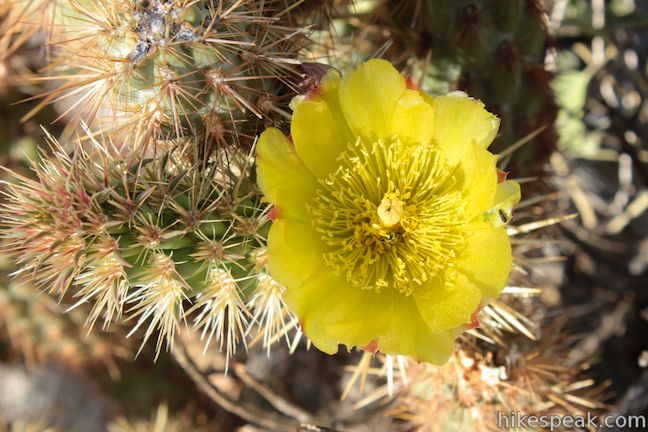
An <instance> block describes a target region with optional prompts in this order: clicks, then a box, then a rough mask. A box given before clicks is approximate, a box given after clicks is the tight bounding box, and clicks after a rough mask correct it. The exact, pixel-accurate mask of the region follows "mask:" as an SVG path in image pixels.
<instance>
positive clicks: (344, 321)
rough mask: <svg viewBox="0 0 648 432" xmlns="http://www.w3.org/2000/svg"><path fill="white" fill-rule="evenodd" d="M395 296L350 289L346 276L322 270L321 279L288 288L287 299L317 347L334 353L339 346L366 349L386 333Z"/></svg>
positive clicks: (326, 269)
mask: <svg viewBox="0 0 648 432" xmlns="http://www.w3.org/2000/svg"><path fill="white" fill-rule="evenodd" d="M392 295H393V293H389V292H385V293H376V292H375V291H373V290H362V289H359V288H357V287H353V286H350V285H349V283H348V282H347V281H346V278H345V277H343V276H337V275H335V274H333V273H332V272H331V270H330V269H328V268H322V269H321V272H320V273H319V277H317V278H311V279H309V280H307V281H306V282H305V283H303V284H300V285H294V286H292V287H287V288H286V291H285V293H284V300H285V301H286V304H287V305H288V306H289V307H290V308H291V310H293V311H294V312H295V314H296V315H297V317H298V318H299V321H300V323H301V325H302V327H303V329H304V332H305V333H306V335H307V336H308V338H309V339H310V340H311V341H312V342H313V344H315V346H316V347H317V348H318V349H320V350H322V351H324V352H326V353H329V354H332V353H335V352H337V348H338V344H343V345H347V346H350V347H351V346H364V345H366V344H368V343H369V342H370V341H372V340H373V339H375V338H376V337H378V336H379V335H380V334H383V333H384V332H385V331H386V328H387V326H388V324H389V320H390V315H389V311H390V309H391V303H392Z"/></svg>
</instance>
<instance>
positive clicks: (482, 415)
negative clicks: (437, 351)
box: [394, 323, 605, 432]
mask: <svg viewBox="0 0 648 432" xmlns="http://www.w3.org/2000/svg"><path fill="white" fill-rule="evenodd" d="M555 324H556V323H550V324H547V325H545V327H544V328H543V335H542V337H541V338H540V340H538V341H535V342H534V341H530V340H528V339H526V340H525V339H520V338H508V339H509V340H508V341H507V346H500V347H497V348H495V349H493V347H492V346H491V349H483V347H482V349H475V347H474V345H472V346H470V345H464V346H463V347H462V348H461V349H458V350H457V351H456V352H455V354H454V356H453V357H452V358H451V359H450V361H449V362H448V363H447V364H446V365H444V366H443V367H441V368H432V367H430V366H426V365H412V366H410V367H409V368H408V369H407V374H408V379H409V380H411V382H412V385H411V386H409V387H407V388H406V389H405V390H404V391H403V392H401V394H399V396H398V398H397V401H396V404H395V407H394V414H395V416H396V417H399V418H403V419H407V420H408V421H409V422H410V424H411V425H412V427H413V430H421V431H430V432H436V431H443V432H451V431H460V430H476V431H497V430H502V429H508V428H509V427H511V428H514V429H515V427H514V426H513V424H514V423H513V422H515V421H516V420H514V419H513V418H511V415H512V413H516V415H517V416H518V418H519V416H521V415H536V416H539V415H547V416H548V415H557V416H558V415H559V416H565V415H574V416H576V415H580V416H582V415H585V413H586V412H590V413H592V414H595V415H599V414H601V413H602V412H603V410H604V408H605V406H604V404H602V403H601V402H599V401H600V399H601V396H602V389H603V387H601V386H596V385H594V383H593V381H592V380H588V379H583V373H584V369H586V368H587V367H588V364H587V362H582V363H580V364H570V361H569V357H570V355H571V354H572V350H573V348H572V347H571V346H570V343H571V342H570V338H569V336H568V335H566V334H565V333H564V332H563V331H562V330H561V329H560V327H559V326H556V325H555ZM473 344H474V341H473ZM507 424H508V425H509V427H506V425H507ZM516 430H518V429H516ZM519 430H529V431H530V430H535V429H526V428H520V429H519Z"/></svg>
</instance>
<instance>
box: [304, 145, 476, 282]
mask: <svg viewBox="0 0 648 432" xmlns="http://www.w3.org/2000/svg"><path fill="white" fill-rule="evenodd" d="M339 160H340V166H339V168H338V169H337V170H336V171H335V172H334V173H331V174H330V175H329V176H328V177H326V178H325V179H323V180H321V181H320V185H321V188H320V189H319V190H318V192H317V197H316V198H315V199H314V201H313V202H312V203H311V204H310V205H309V206H308V208H309V211H310V213H311V215H312V216H313V220H314V224H315V228H316V229H317V230H318V231H319V232H320V233H321V235H322V240H323V241H324V242H325V244H326V245H328V246H329V247H330V248H329V251H328V252H326V253H325V255H324V259H325V261H326V263H327V264H328V265H329V266H331V267H332V268H333V269H334V270H335V271H336V272H337V273H338V274H344V275H345V276H346V278H347V280H348V281H349V282H350V283H351V284H352V285H354V286H357V287H360V288H362V289H376V290H380V289H382V288H384V287H392V288H395V289H397V290H398V291H400V292H402V293H405V294H411V293H412V292H413V290H415V289H416V287H417V286H420V285H423V284H425V283H426V282H428V281H430V280H431V279H433V278H435V277H441V276H442V273H443V270H445V269H448V268H450V267H452V263H453V260H454V259H455V257H456V255H457V252H458V250H459V249H461V247H462V246H463V244H464V243H465V234H464V231H465V230H464V228H465V225H466V224H467V223H468V220H467V217H466V214H465V211H464V202H463V194H462V193H461V191H460V189H459V188H458V185H457V181H456V178H455V175H454V171H453V170H452V169H450V167H448V166H447V165H446V164H445V162H444V161H443V160H442V158H441V156H440V155H439V151H438V149H437V148H436V147H434V146H433V145H431V144H412V143H405V142H402V141H401V140H400V139H399V138H398V137H394V138H393V139H392V140H390V141H384V140H378V141H376V142H370V143H365V142H364V141H363V140H362V139H360V138H358V140H357V141H356V142H355V143H353V144H350V145H349V146H348V147H347V149H346V150H345V152H344V153H343V154H342V155H341V156H340V159H339Z"/></svg>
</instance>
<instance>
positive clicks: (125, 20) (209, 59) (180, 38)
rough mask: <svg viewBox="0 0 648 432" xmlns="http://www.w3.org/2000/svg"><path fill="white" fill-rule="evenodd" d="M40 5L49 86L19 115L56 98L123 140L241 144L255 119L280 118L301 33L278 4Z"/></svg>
mask: <svg viewBox="0 0 648 432" xmlns="http://www.w3.org/2000/svg"><path fill="white" fill-rule="evenodd" d="M25 1H26V0H25ZM27 3H30V2H27ZM49 4H50V7H51V8H52V12H51V13H52V15H53V17H54V18H53V23H52V25H51V26H50V27H51V31H52V32H54V33H55V34H56V35H55V38H54V40H55V41H56V42H57V43H55V44H54V45H53V46H52V52H53V54H54V58H53V60H52V62H51V64H50V65H49V72H50V74H51V76H49V77H46V78H45V79H47V80H51V81H52V82H53V85H54V87H53V88H52V89H51V90H50V91H47V92H45V93H43V94H41V95H40V97H41V98H42V101H41V103H40V104H39V105H38V106H37V107H36V108H35V109H34V110H32V111H31V112H30V113H29V114H28V115H27V116H26V118H28V117H29V116H31V115H33V114H34V113H36V112H37V111H38V110H39V109H41V108H42V107H43V106H44V105H46V104H48V103H50V102H57V103H59V104H60V105H61V109H62V110H63V111H64V112H63V114H62V116H67V115H69V116H70V118H71V119H72V120H73V122H72V124H73V125H74V124H78V123H79V122H80V121H81V120H83V121H85V122H91V121H95V122H96V124H97V127H98V128H99V129H100V130H102V131H110V132H111V133H112V134H113V136H117V135H118V136H120V137H125V138H124V139H125V140H126V141H128V142H129V143H131V145H132V144H133V143H141V142H146V143H148V142H150V140H151V139H152V140H159V139H174V138H181V137H187V136H188V137H192V136H196V137H201V138H207V139H208V140H212V141H215V142H217V143H226V142H239V143H240V142H248V143H250V142H251V141H252V140H253V138H254V136H255V135H256V133H257V127H258V125H259V123H260V121H261V120H263V121H269V122H271V123H273V122H274V123H276V122H279V121H280V120H281V118H282V117H286V116H288V114H287V113H286V112H285V111H284V110H283V109H282V108H281V107H282V106H283V105H287V103H288V101H289V99H290V95H291V86H293V83H294V81H295V80H296V78H297V77H298V73H297V69H296V67H297V65H298V64H299V62H298V60H297V59H296V57H297V55H298V53H299V51H300V49H301V47H302V46H303V44H304V41H305V40H306V35H305V32H306V31H305V29H303V28H301V27H299V26H296V25H294V24H293V22H292V18H291V15H290V13H289V12H290V9H285V8H284V5H285V4H284V2H283V1H280V0H271V1H267V0H265V1H259V0H242V1H241V0H237V1H234V0H223V1H218V0H198V1H188V0H172V1H169V0H117V1H114V0H55V1H50V2H49ZM34 16H35V17H36V19H39V18H38V15H34ZM49 30H50V29H48V31H49ZM39 79H43V78H39Z"/></svg>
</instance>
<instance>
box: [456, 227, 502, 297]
mask: <svg viewBox="0 0 648 432" xmlns="http://www.w3.org/2000/svg"><path fill="white" fill-rule="evenodd" d="M470 228H471V229H470V231H469V233H468V240H467V245H466V249H465V250H463V251H462V252H461V253H460V254H459V259H458V260H457V263H456V266H457V270H458V271H459V272H461V273H462V274H464V275H465V276H466V277H467V278H468V280H469V281H470V282H472V283H473V284H474V285H475V286H477V287H478V288H479V289H480V290H481V293H482V295H483V296H484V297H488V298H497V297H498V296H499V294H500V293H501V292H502V290H503V289H504V287H505V286H506V281H507V280H508V276H509V273H510V271H511V267H512V255H511V241H510V239H509V236H508V234H507V233H506V229H505V228H503V227H494V226H493V225H492V224H490V223H474V224H472V225H471V227H470Z"/></svg>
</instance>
